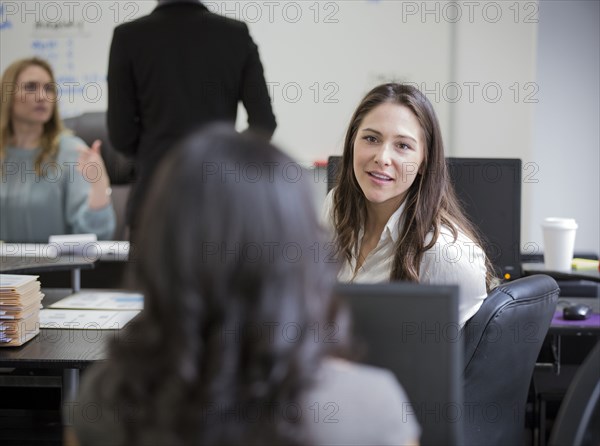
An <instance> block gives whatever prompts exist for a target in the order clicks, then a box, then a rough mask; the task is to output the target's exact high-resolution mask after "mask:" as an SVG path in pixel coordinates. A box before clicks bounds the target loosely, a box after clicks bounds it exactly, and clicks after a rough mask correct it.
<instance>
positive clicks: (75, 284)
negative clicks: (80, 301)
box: [71, 268, 81, 293]
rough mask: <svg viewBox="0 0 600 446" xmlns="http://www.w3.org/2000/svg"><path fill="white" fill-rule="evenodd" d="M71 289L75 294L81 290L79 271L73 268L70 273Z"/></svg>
mask: <svg viewBox="0 0 600 446" xmlns="http://www.w3.org/2000/svg"><path fill="white" fill-rule="evenodd" d="M71 288H72V289H73V292H74V293H76V292H77V291H79V290H80V289H81V269H80V268H73V270H72V271H71Z"/></svg>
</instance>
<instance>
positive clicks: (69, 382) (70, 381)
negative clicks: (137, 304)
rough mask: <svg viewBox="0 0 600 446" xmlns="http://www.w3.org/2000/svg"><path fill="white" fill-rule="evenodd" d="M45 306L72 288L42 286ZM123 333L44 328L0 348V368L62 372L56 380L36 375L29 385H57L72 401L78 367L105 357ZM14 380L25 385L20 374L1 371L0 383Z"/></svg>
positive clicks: (68, 293) (78, 371) (75, 389)
mask: <svg viewBox="0 0 600 446" xmlns="http://www.w3.org/2000/svg"><path fill="white" fill-rule="evenodd" d="M42 291H43V293H44V294H45V296H44V299H43V300H42V304H43V305H44V307H48V306H49V305H51V304H53V303H54V302H57V301H58V300H60V299H62V298H64V297H66V296H68V295H70V294H71V293H72V292H73V290H72V289H67V288H65V289H50V290H49V289H43V290H42ZM120 333H122V331H121V330H77V329H55V328H52V329H46V328H41V329H40V333H39V334H38V335H37V336H36V337H35V338H33V339H32V340H30V341H29V342H27V343H26V344H24V345H22V346H20V347H6V348H1V349H0V369H8V368H18V369H33V370H47V369H50V370H54V371H58V372H62V373H61V379H60V380H59V381H57V379H56V377H55V376H54V375H53V376H47V377H44V376H43V375H42V376H35V377H32V378H31V379H30V380H29V381H30V382H31V383H32V386H33V387H35V386H36V385H42V386H49V385H53V384H54V385H58V386H60V387H61V388H62V400H63V403H65V402H68V401H73V399H74V398H75V397H76V395H77V389H78V387H79V375H80V370H82V369H85V368H86V367H88V366H89V365H91V364H93V363H94V362H96V361H99V360H102V359H105V358H106V353H107V346H108V343H109V342H110V341H111V340H113V339H115V338H116V337H117V336H119V335H120ZM17 383H22V384H25V385H27V380H26V379H24V378H23V377H19V376H13V375H10V374H4V375H3V374H0V386H1V385H5V386H10V385H15V384H17Z"/></svg>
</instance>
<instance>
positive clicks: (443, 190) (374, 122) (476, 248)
mask: <svg viewBox="0 0 600 446" xmlns="http://www.w3.org/2000/svg"><path fill="white" fill-rule="evenodd" d="M324 220H325V221H324V224H325V226H328V227H329V228H330V229H331V230H332V233H333V236H334V238H335V241H336V245H337V249H338V254H339V257H340V259H341V261H343V266H342V269H341V271H340V273H339V275H338V279H339V280H340V281H342V282H384V281H389V280H404V281H410V282H419V283H429V284H446V285H449V284H458V285H460V301H459V322H460V324H461V326H462V325H464V323H465V322H466V321H467V320H469V319H470V318H471V317H472V316H473V315H474V314H475V313H476V312H477V310H478V309H479V307H480V306H481V303H482V302H483V300H484V299H485V297H486V296H487V293H488V291H489V289H490V288H491V287H493V282H494V277H493V268H492V266H491V264H490V262H489V260H488V258H487V257H486V255H485V253H484V252H483V250H482V248H481V246H482V244H481V242H480V240H479V238H478V236H477V234H476V231H475V230H474V228H473V226H472V225H471V224H470V222H469V221H468V219H467V218H466V217H465V215H464V214H463V212H462V210H461V206H460V204H459V202H458V200H457V198H456V196H455V193H454V190H453V188H452V184H451V183H450V180H449V176H448V170H447V167H446V159H445V156H444V146H443V142H442V135H441V132H440V127H439V123H438V120H437V116H436V114H435V112H434V110H433V107H432V105H431V103H430V102H429V100H428V99H427V98H426V97H425V95H424V94H422V93H421V92H420V91H419V90H418V89H417V88H415V87H413V86H410V85H405V84H384V85H379V86H377V87H375V88H374V89H372V90H371V91H370V92H369V93H368V94H367V95H366V96H365V97H364V98H363V100H362V101H361V102H360V104H359V106H358V107H357V109H356V111H355V112H354V115H353V116H352V118H351V121H350V125H349V127H348V130H347V132H346V138H345V141H344V153H343V156H342V163H341V167H340V175H339V182H338V186H337V187H336V188H334V189H333V190H332V191H331V192H330V193H329V195H328V196H327V200H326V203H325V208H324Z"/></svg>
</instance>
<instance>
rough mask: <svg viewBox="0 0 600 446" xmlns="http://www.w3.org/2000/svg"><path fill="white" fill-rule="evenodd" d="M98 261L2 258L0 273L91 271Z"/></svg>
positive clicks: (72, 258) (65, 258)
mask: <svg viewBox="0 0 600 446" xmlns="http://www.w3.org/2000/svg"><path fill="white" fill-rule="evenodd" d="M95 261H96V259H93V258H85V257H9V256H0V273H7V274H8V273H10V274H36V273H42V272H48V271H69V270H73V269H76V268H77V269H91V268H93V267H94V262H95Z"/></svg>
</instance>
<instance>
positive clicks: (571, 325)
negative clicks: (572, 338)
mask: <svg viewBox="0 0 600 446" xmlns="http://www.w3.org/2000/svg"><path fill="white" fill-rule="evenodd" d="M548 333H549V334H569V335H577V336H581V335H585V336H593V335H595V336H598V335H600V314H598V313H592V315H591V316H590V317H588V318H587V319H585V320H581V321H567V320H565V319H563V312H562V309H561V310H557V311H556V312H555V313H554V316H553V317H552V322H551V323H550V329H549V330H548Z"/></svg>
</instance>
